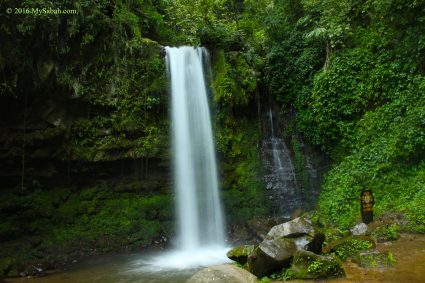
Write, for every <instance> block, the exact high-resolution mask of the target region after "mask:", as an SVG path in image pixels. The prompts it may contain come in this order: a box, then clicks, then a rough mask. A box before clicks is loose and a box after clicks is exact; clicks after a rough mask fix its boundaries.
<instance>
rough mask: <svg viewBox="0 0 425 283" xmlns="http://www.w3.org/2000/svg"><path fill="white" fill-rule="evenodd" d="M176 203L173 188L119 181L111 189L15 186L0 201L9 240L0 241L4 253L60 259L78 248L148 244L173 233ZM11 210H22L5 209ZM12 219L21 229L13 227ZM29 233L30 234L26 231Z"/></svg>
mask: <svg viewBox="0 0 425 283" xmlns="http://www.w3.org/2000/svg"><path fill="white" fill-rule="evenodd" d="M2 200H3V198H2ZM172 203H173V202H172V196H171V195H170V194H156V195H144V194H143V193H141V192H139V191H132V190H130V189H129V185H128V184H116V188H113V189H112V188H108V187H106V186H105V185H102V184H100V185H98V186H96V187H89V188H85V189H82V190H73V191H71V190H69V189H57V190H55V191H53V192H51V191H43V190H36V191H34V192H25V193H24V195H22V193H21V192H14V193H11V194H10V195H9V196H8V198H7V201H2V202H0V204H1V207H0V212H1V213H2V217H3V219H5V220H7V221H5V222H3V221H2V226H1V227H0V237H1V238H2V239H7V240H8V241H5V242H4V243H2V244H1V245H0V258H3V257H10V258H15V259H17V260H18V261H27V260H31V258H32V257H33V256H35V257H44V256H47V255H48V256H53V257H56V258H55V259H56V260H57V259H60V257H62V256H64V255H66V254H69V253H72V252H75V251H76V250H78V251H80V252H82V253H84V252H90V251H91V250H93V249H96V250H98V251H99V252H107V251H111V250H117V249H120V248H121V247H124V246H137V247H143V246H148V245H150V244H151V242H152V239H154V238H155V237H158V236H161V235H169V234H170V233H171V230H172V228H173V225H172V220H173V215H172V213H173V207H172ZM10 210H19V211H20V213H19V214H17V213H16V214H13V216H8V215H7V214H5V212H7V211H10ZM12 223H13V225H14V226H15V227H19V229H11V227H12ZM5 225H9V227H8V226H5ZM28 233H30V234H32V238H29V239H27V238H26V237H25V235H27V234H28ZM13 238H16V239H20V240H18V241H16V242H14V241H12V239H13ZM35 238H36V239H37V240H34V239H35ZM26 241H29V243H28V246H26ZM34 241H36V242H38V244H36V245H35V244H33V243H32V242H34Z"/></svg>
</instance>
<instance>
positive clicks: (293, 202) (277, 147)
mask: <svg viewBox="0 0 425 283" xmlns="http://www.w3.org/2000/svg"><path fill="white" fill-rule="evenodd" d="M268 118H269V123H270V133H271V136H270V137H269V138H268V139H266V140H264V141H263V147H262V155H263V163H264V166H265V169H266V174H265V176H264V179H265V182H266V184H267V186H266V188H267V190H268V191H269V193H268V195H269V199H270V202H271V208H272V213H273V214H274V215H276V216H282V215H284V214H289V213H291V212H292V211H294V210H295V209H297V208H299V207H300V206H301V204H302V197H301V195H300V192H299V188H298V184H297V179H296V174H295V167H294V164H293V162H292V158H291V156H290V153H289V149H288V147H287V146H286V143H285V141H284V140H283V139H281V138H277V137H276V136H275V131H274V125H273V114H272V111H271V109H269V113H268Z"/></svg>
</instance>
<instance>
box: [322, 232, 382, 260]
mask: <svg viewBox="0 0 425 283" xmlns="http://www.w3.org/2000/svg"><path fill="white" fill-rule="evenodd" d="M372 248H375V242H374V241H373V240H372V239H371V238H369V237H366V236H348V237H344V238H341V239H339V240H336V241H334V242H330V243H329V244H328V245H327V246H326V247H325V248H324V249H323V251H324V252H325V253H328V252H333V253H335V254H336V255H337V256H338V257H339V258H340V259H341V260H346V259H347V258H349V257H352V256H354V255H357V254H358V253H359V252H361V251H364V250H368V249H372Z"/></svg>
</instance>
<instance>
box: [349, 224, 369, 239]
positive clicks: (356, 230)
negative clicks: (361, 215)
mask: <svg viewBox="0 0 425 283" xmlns="http://www.w3.org/2000/svg"><path fill="white" fill-rule="evenodd" d="M350 231H351V234H353V235H356V236H360V235H366V232H367V225H366V224H365V223H359V224H357V225H356V226H354V227H353V228H351V229H350Z"/></svg>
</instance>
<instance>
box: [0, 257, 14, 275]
mask: <svg viewBox="0 0 425 283" xmlns="http://www.w3.org/2000/svg"><path fill="white" fill-rule="evenodd" d="M12 264H13V258H10V257H6V258H2V259H0V278H3V277H6V275H7V273H8V272H9V270H10V267H11V265H12Z"/></svg>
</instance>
